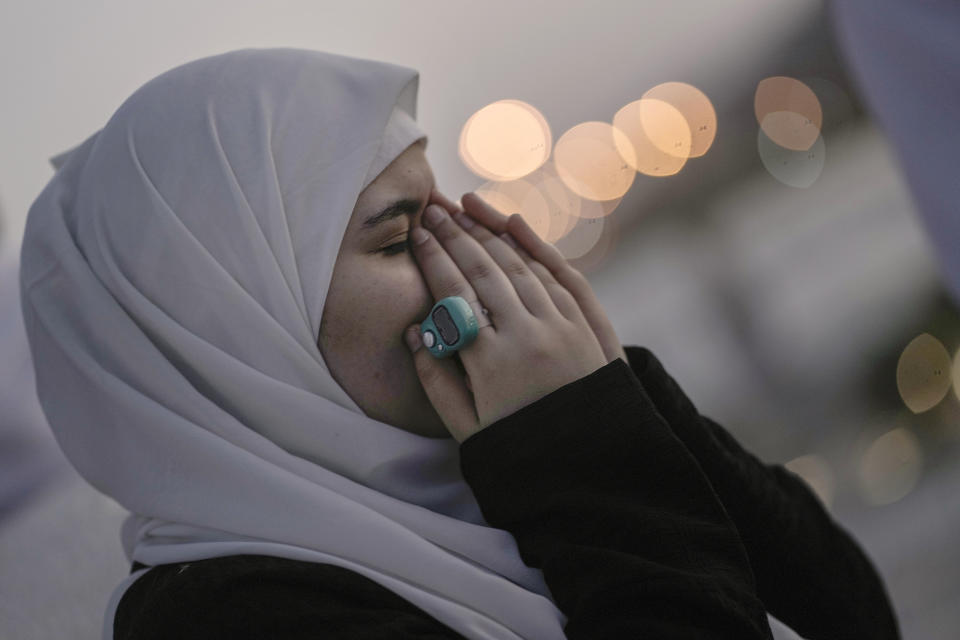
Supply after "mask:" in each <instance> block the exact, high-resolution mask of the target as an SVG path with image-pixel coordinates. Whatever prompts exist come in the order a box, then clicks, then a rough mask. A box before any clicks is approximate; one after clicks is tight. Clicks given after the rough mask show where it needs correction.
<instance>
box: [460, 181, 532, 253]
mask: <svg viewBox="0 0 960 640" xmlns="http://www.w3.org/2000/svg"><path fill="white" fill-rule="evenodd" d="M474 193H476V194H477V195H478V196H480V198H481V199H483V201H484V202H486V203H487V204H489V205H490V206H491V207H493V208H494V209H496V210H497V211H499V212H500V213H502V214H503V215H505V216H509V215H512V214H514V213H519V214H520V216H521V217H522V218H523V219H524V220H525V221H526V223H527V224H528V225H530V228H531V229H533V230H534V231H535V232H536V233H537V235H538V236H540V238H541V239H546V237H547V234H548V232H549V228H550V212H549V207H548V205H547V201H546V199H545V198H544V197H543V194H541V193H540V191H539V190H537V188H536V187H534V186H533V185H532V184H530V182H528V181H527V180H525V179H520V180H511V181H509V182H487V183H485V184H483V185H481V186H479V187H477V188H476V189H474Z"/></svg>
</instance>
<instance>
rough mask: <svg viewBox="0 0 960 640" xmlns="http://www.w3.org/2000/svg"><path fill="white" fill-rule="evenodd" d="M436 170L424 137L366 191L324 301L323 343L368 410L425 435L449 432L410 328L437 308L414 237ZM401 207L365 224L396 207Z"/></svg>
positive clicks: (333, 368) (339, 377)
mask: <svg viewBox="0 0 960 640" xmlns="http://www.w3.org/2000/svg"><path fill="white" fill-rule="evenodd" d="M433 186H434V177H433V172H432V171H431V169H430V165H429V164H428V163H427V159H426V156H425V155H424V144H423V142H422V141H421V142H418V143H415V144H413V145H411V146H410V147H408V148H407V149H406V150H405V151H404V152H403V153H401V154H400V155H399V156H397V158H396V159H394V161H393V162H392V163H391V164H390V165H389V166H387V168H386V169H384V170H383V172H381V173H380V175H378V176H377V178H376V179H375V180H374V181H373V182H372V183H370V185H368V186H367V188H366V189H364V190H363V192H361V194H360V197H359V198H358V199H357V204H356V206H355V207H354V209H353V214H352V215H351V217H350V222H349V224H348V225H347V229H346V232H345V233H344V238H343V242H342V243H341V245H340V253H339V255H338V256H337V261H336V264H335V265H334V270H333V278H332V280H331V283H330V290H329V292H328V294H327V300H326V304H325V305H324V311H323V318H322V320H321V325H320V335H319V340H318V343H317V344H318V347H319V348H320V352H321V353H322V354H323V358H324V360H325V361H326V363H327V366H328V367H329V368H330V372H331V374H332V375H333V377H334V379H335V380H336V381H337V382H338V383H339V384H340V386H341V387H343V389H344V390H345V391H346V392H347V394H348V395H349V396H350V397H351V398H352V399H353V401H354V402H356V403H357V405H358V406H359V407H360V408H361V409H362V410H363V412H364V413H365V414H366V415H367V416H369V417H371V418H374V419H376V420H379V421H381V422H385V423H387V424H391V425H393V426H396V427H399V428H401V429H404V430H406V431H410V432H412V433H416V434H419V435H423V436H428V437H434V438H441V437H451V436H450V433H449V432H448V431H447V429H446V427H444V426H443V422H442V421H441V419H440V416H439V415H438V414H437V412H436V411H435V410H434V408H433V405H432V404H431V403H430V400H429V399H428V398H427V395H426V392H424V390H423V387H422V386H421V384H420V380H419V378H418V377H417V372H416V369H415V368H414V364H413V356H412V354H411V353H410V351H409V349H408V348H407V346H406V344H405V343H404V341H403V332H404V330H405V329H406V328H407V327H408V326H410V325H411V324H414V323H419V322H421V321H422V320H423V319H424V318H425V317H426V316H427V313H429V311H430V309H431V308H432V306H433V297H432V295H431V294H430V290H429V289H428V288H427V283H426V281H425V280H424V278H423V274H422V273H421V271H420V267H419V265H418V264H417V261H416V259H415V258H414V257H413V254H412V253H411V251H410V245H409V242H408V238H409V234H410V229H411V227H412V226H415V225H419V224H420V216H421V215H423V210H424V209H425V208H426V205H427V200H428V199H429V197H430V191H431V189H432V188H433ZM397 203H400V206H399V210H401V211H402V213H400V214H399V215H397V216H395V217H388V218H387V219H384V220H383V221H381V222H380V223H378V224H375V225H372V226H371V225H366V224H364V222H365V221H366V220H367V219H368V218H370V217H372V216H375V215H377V214H378V213H380V212H381V211H383V210H384V209H386V208H387V207H390V206H391V205H395V204H397Z"/></svg>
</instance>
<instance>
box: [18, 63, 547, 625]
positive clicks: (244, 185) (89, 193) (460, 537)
mask: <svg viewBox="0 0 960 640" xmlns="http://www.w3.org/2000/svg"><path fill="white" fill-rule="evenodd" d="M418 79H419V76H418V74H417V72H416V71H414V70H412V69H408V68H405V67H401V66H397V65H392V64H388V63H383V62H377V61H370V60H362V59H356V58H350V57H345V56H338V55H333V54H328V53H323V52H317V51H306V50H296V49H285V48H276V49H243V50H239V51H233V52H229V53H225V54H221V55H216V56H211V57H208V58H203V59H200V60H196V61H193V62H190V63H187V64H184V65H182V66H179V67H177V68H175V69H172V70H170V71H168V72H166V73H164V74H162V75H160V76H158V77H157V78H154V79H153V80H151V81H149V82H147V83H146V84H145V85H144V86H142V87H141V88H140V89H138V90H137V91H136V92H134V94H133V95H132V96H131V97H130V98H128V99H127V100H126V101H125V102H124V103H123V104H122V105H121V106H120V107H119V109H118V110H117V111H116V113H115V114H114V115H113V116H112V117H111V118H110V120H109V121H108V122H107V124H106V125H105V126H104V127H103V128H102V129H101V130H100V131H98V132H97V133H94V134H93V135H91V136H90V137H89V138H87V140H86V141H84V142H83V143H82V144H81V145H79V146H78V147H76V148H74V149H71V150H70V151H68V152H65V153H64V154H61V155H60V156H58V157H57V158H55V159H54V162H55V164H57V165H59V168H58V170H57V172H56V174H55V175H54V177H53V178H52V179H51V181H50V182H49V184H48V185H47V186H46V187H45V188H44V190H43V191H42V192H41V194H40V195H39V197H38V198H37V199H36V201H35V202H34V203H33V205H32V206H31V208H30V211H29V215H28V218H27V224H26V230H25V233H24V238H23V246H22V252H21V273H20V286H21V303H22V307H23V316H24V322H25V325H26V329H27V334H28V337H29V341H30V349H31V353H32V356H33V360H34V365H35V369H36V381H37V392H38V396H39V399H40V402H41V405H42V407H43V410H44V413H45V414H46V417H47V419H48V421H49V423H50V425H51V427H52V428H53V430H54V433H55V436H56V438H57V441H58V443H59V445H60V447H61V448H62V449H63V451H64V453H65V454H66V456H67V457H68V459H69V460H70V462H71V463H72V464H73V465H74V466H75V467H76V469H77V470H78V471H79V472H80V473H81V474H82V475H83V476H84V477H85V478H86V479H87V480H88V481H89V482H90V483H91V484H92V485H93V486H94V487H96V488H97V489H98V490H100V491H102V492H104V493H105V494H107V495H109V496H111V497H112V498H114V499H115V500H117V501H118V502H119V503H120V504H121V505H123V506H124V507H125V508H126V509H128V510H129V511H130V512H131V516H130V517H129V518H128V519H127V521H126V522H125V524H124V527H123V532H122V540H123V544H124V549H125V551H126V553H127V556H128V558H130V559H131V560H138V561H140V562H143V563H146V564H148V565H154V564H161V563H171V562H181V561H190V560H199V559H205V558H211V557H218V556H225V555H232V554H239V553H256V554H267V555H273V556H281V557H287V558H294V559H300V560H308V561H314V562H324V563H330V564H334V565H338V566H342V567H346V568H348V569H350V570H353V571H355V572H357V573H360V574H362V575H364V576H367V577H368V578H370V579H372V580H374V581H376V582H377V583H379V584H381V585H383V586H385V587H387V588H388V589H390V590H392V591H394V592H395V593H397V594H399V595H400V596H402V597H404V598H405V599H407V600H409V601H410V602H412V603H414V604H415V605H417V606H418V607H420V608H422V609H424V610H425V611H427V612H428V613H429V614H431V615H432V616H434V617H435V618H437V619H438V620H440V621H441V622H443V623H444V624H446V625H448V626H450V627H452V628H453V629H455V630H457V631H458V632H459V633H461V634H463V635H464V636H466V637H468V638H483V639H493V638H498V639H499V638H530V639H541V638H542V639H554V638H563V637H564V636H563V631H562V627H563V625H564V624H565V622H566V617H565V616H564V615H563V613H562V612H561V611H559V610H558V609H557V607H556V606H555V604H554V602H553V600H552V598H551V597H550V593H549V590H548V588H547V586H546V584H545V582H544V580H543V575H542V572H540V571H539V570H535V569H531V568H529V567H527V566H526V565H524V564H523V562H522V561H521V559H520V557H519V554H518V552H517V548H516V543H515V541H514V539H513V537H512V536H511V535H510V534H509V533H507V532H506V531H503V530H500V529H495V528H492V527H490V526H488V525H487V524H486V523H485V522H484V520H483V517H482V515H481V513H480V510H479V508H478V506H477V504H476V501H475V499H474V497H473V494H472V492H471V491H470V488H469V487H468V486H467V485H466V484H465V482H464V480H463V478H462V475H461V474H460V470H459V445H458V444H457V442H456V441H455V440H454V439H453V438H447V439H433V438H427V437H423V436H419V435H415V434H412V433H409V432H407V431H404V430H401V429H398V428H395V427H393V426H391V425H388V424H385V423H382V422H379V421H377V420H373V419H371V418H369V417H367V416H365V415H364V414H363V412H362V411H361V410H360V408H359V407H358V406H357V405H356V404H355V403H354V402H353V401H352V400H351V399H350V397H349V396H348V395H347V393H346V392H345V391H344V390H343V389H342V388H341V387H340V386H339V385H338V384H337V383H336V382H335V381H334V379H333V378H332V377H331V375H330V372H329V371H328V369H327V367H326V365H325V363H324V360H323V358H322V356H321V354H320V351H319V349H318V347H317V335H318V331H319V327H320V319H321V315H322V313H323V308H324V302H325V300H326V296H327V291H328V287H329V284H330V278H331V275H332V272H333V267H334V263H335V261H336V258H337V254H338V251H339V247H340V243H341V240H342V238H343V233H344V230H345V228H346V226H347V222H348V220H349V218H350V215H351V212H352V210H353V207H354V205H355V203H356V201H357V197H358V195H359V193H360V191H361V190H362V189H363V187H364V186H365V185H366V184H367V183H368V182H369V179H370V176H369V173H370V171H371V167H373V166H374V164H375V162H376V157H377V152H378V149H379V148H380V145H381V138H382V135H383V133H384V130H385V127H386V125H387V123H388V121H389V120H390V117H391V113H392V112H393V110H394V109H395V108H398V109H401V110H402V111H403V112H405V113H406V114H408V115H409V116H410V117H411V118H415V117H416V91H417V85H418ZM384 312H388V310H384ZM138 576H139V572H138V573H135V574H133V575H132V576H130V577H129V578H127V579H126V580H124V581H123V582H122V583H121V584H119V585H118V587H117V589H116V590H115V592H114V594H113V597H112V599H111V602H110V605H109V606H108V609H107V611H106V612H105V617H104V628H103V632H104V638H112V623H113V616H114V612H115V609H116V606H117V603H118V601H119V598H120V597H121V596H122V594H123V591H124V590H125V588H126V587H127V586H128V585H129V584H130V583H131V582H132V581H133V580H134V579H135V578H136V577H138Z"/></svg>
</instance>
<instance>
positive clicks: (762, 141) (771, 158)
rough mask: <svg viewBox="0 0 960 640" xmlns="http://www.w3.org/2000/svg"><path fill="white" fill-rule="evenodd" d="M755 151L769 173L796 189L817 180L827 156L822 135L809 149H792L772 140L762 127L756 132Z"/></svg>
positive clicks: (803, 187) (807, 185)
mask: <svg viewBox="0 0 960 640" xmlns="http://www.w3.org/2000/svg"><path fill="white" fill-rule="evenodd" d="M757 151H758V152H759V153H760V160H761V161H762V162H763V166H764V167H765V168H766V169H767V171H768V172H770V175H772V176H773V177H774V178H776V179H777V180H779V181H780V182H782V183H783V184H785V185H788V186H791V187H796V188H798V189H805V188H807V187H809V186H810V185H812V184H813V183H814V182H816V181H817V178H819V177H820V174H821V173H822V172H823V165H824V163H825V162H826V158H827V146H826V143H824V141H823V137H822V136H820V137H818V138H817V139H816V141H815V142H814V144H813V146H811V147H810V148H809V149H807V150H805V151H794V150H792V149H787V148H785V147H782V146H780V145H778V144H776V143H775V142H774V141H772V140H771V139H770V138H769V137H767V135H766V131H765V130H764V129H763V127H761V128H760V130H759V131H758V132H757Z"/></svg>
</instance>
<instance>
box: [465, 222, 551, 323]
mask: <svg viewBox="0 0 960 640" xmlns="http://www.w3.org/2000/svg"><path fill="white" fill-rule="evenodd" d="M453 220H454V221H455V222H456V223H457V225H459V227H460V229H461V230H462V232H463V233H466V234H467V235H469V236H470V237H472V238H473V239H474V240H476V241H477V243H478V244H480V246H482V247H483V248H484V249H486V250H487V253H488V254H489V255H490V257H491V258H493V260H494V262H496V263H497V265H498V266H499V267H500V268H501V269H502V270H503V272H504V273H505V274H506V276H507V278H509V280H510V282H511V283H512V284H513V288H514V289H516V292H517V295H518V296H519V297H520V300H521V301H522V302H523V305H524V306H525V307H526V308H527V310H528V311H529V312H530V313H531V314H533V315H534V316H536V317H538V318H547V317H551V316H555V315H556V314H557V313H558V312H559V310H558V309H557V307H556V305H555V304H554V303H553V300H552V299H551V297H550V294H549V293H548V292H547V290H546V288H545V287H544V285H543V281H542V280H540V278H538V277H537V275H536V274H535V273H533V272H532V271H531V270H530V269H529V267H528V266H527V264H526V262H525V261H524V260H523V259H522V258H521V257H520V256H519V255H518V254H517V252H516V250H515V249H514V248H513V247H511V246H510V244H509V243H510V242H513V243H514V244H516V243H515V242H514V241H513V240H512V239H510V238H509V237H508V236H507V234H503V235H501V236H496V235H494V234H493V233H492V232H491V231H490V229H487V228H486V227H485V226H483V225H482V224H477V223H476V222H474V221H473V220H472V219H470V217H469V216H467V214H466V213H464V212H458V213H456V214H454V215H453ZM525 267H526V268H525ZM480 297H481V299H482V298H483V295H482V294H481V296H480Z"/></svg>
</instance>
